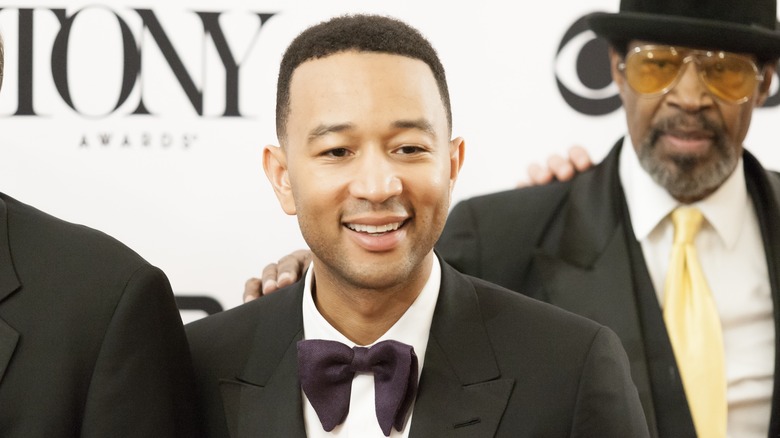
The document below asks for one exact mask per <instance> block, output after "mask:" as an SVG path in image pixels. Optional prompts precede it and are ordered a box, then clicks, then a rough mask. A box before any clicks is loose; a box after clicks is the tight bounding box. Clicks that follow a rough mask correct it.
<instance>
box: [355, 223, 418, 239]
mask: <svg viewBox="0 0 780 438" xmlns="http://www.w3.org/2000/svg"><path fill="white" fill-rule="evenodd" d="M404 224H406V221H402V222H393V223H389V224H384V225H366V224H351V223H347V224H344V226H345V227H347V228H349V229H350V230H352V231H355V232H358V233H365V234H370V235H372V236H381V235H383V234H385V233H389V232H391V231H396V230H397V229H399V228H401V227H402V226H404Z"/></svg>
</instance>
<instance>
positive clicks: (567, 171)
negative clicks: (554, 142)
mask: <svg viewBox="0 0 780 438" xmlns="http://www.w3.org/2000/svg"><path fill="white" fill-rule="evenodd" d="M547 167H549V168H550V172H552V173H553V175H555V179H557V180H558V181H568V180H570V179H572V178H574V166H573V165H572V164H571V163H570V162H569V160H567V159H566V158H563V157H562V156H560V155H557V154H555V155H551V156H550V158H548V159H547Z"/></svg>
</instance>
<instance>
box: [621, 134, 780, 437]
mask: <svg viewBox="0 0 780 438" xmlns="http://www.w3.org/2000/svg"><path fill="white" fill-rule="evenodd" d="M630 146H631V142H630V140H629V139H628V137H626V140H625V142H624V147H623V148H622V150H621V154H620V182H621V184H622V185H623V191H624V193H625V195H626V200H627V203H628V210H629V214H630V216H631V223H632V225H633V228H634V235H635V237H636V239H637V241H639V242H640V243H641V245H642V252H643V254H644V258H645V262H646V264H647V269H648V271H649V273H650V278H651V280H652V282H653V286H654V288H655V291H656V294H657V295H658V300H659V303H661V307H662V308H663V294H664V282H665V280H666V271H667V268H668V266H669V255H670V253H671V247H672V240H673V237H674V226H673V224H672V221H671V218H670V213H671V212H672V210H674V209H675V208H676V207H678V206H679V205H681V203H680V202H678V201H677V200H675V199H674V198H672V196H671V195H669V193H668V192H667V191H666V190H665V189H664V188H662V187H661V186H659V185H658V184H656V183H655V181H653V179H652V178H651V177H650V175H648V174H647V172H645V171H644V169H642V167H641V165H640V163H639V159H638V157H637V155H636V152H635V150H634V149H633V148H631V147H630ZM691 205H692V206H694V207H697V208H699V210H701V212H702V214H703V215H704V218H705V220H704V223H703V225H702V228H701V231H699V234H698V235H697V236H696V239H695V242H694V244H695V246H696V249H697V252H698V254H699V260H700V262H701V264H702V270H703V271H704V275H705V277H706V278H707V283H708V285H709V287H710V289H711V291H712V294H713V298H714V300H715V303H716V306H717V308H718V313H719V314H720V320H721V325H722V327H723V342H724V350H725V359H726V379H727V381H728V382H727V384H728V390H727V399H728V436H729V437H734V438H737V437H739V438H753V437H756V438H757V437H761V438H765V437H766V436H767V433H768V430H769V417H770V414H771V402H772V385H773V374H774V364H775V330H774V319H773V316H772V308H773V306H772V293H771V288H770V285H769V274H768V270H767V261H766V253H765V252H764V246H763V242H762V238H761V230H760V229H759V225H758V217H757V216H756V212H755V208H754V206H753V202H752V200H751V199H750V196H748V193H747V187H746V185H745V172H744V169H743V165H742V159H741V158H740V160H739V163H738V165H737V168H736V170H735V171H734V172H733V173H732V174H731V175H730V176H729V178H728V179H727V180H726V182H724V183H723V185H721V186H720V187H719V188H718V189H717V190H716V191H715V192H714V193H712V194H711V195H710V196H708V197H707V198H705V199H703V200H701V201H699V202H696V203H694V204H691Z"/></svg>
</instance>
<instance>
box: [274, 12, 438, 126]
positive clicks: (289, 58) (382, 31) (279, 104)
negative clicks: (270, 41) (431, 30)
mask: <svg viewBox="0 0 780 438" xmlns="http://www.w3.org/2000/svg"><path fill="white" fill-rule="evenodd" d="M351 50H354V51H357V52H376V53H389V54H393V55H401V56H406V57H409V58H413V59H419V60H420V61H423V62H424V63H426V64H428V67H430V69H431V71H432V72H433V77H434V78H435V79H436V84H437V85H438V87H439V94H440V95H441V100H442V103H443V104H444V109H445V111H446V113H447V124H448V127H449V128H450V129H451V128H452V110H451V109H450V94H449V91H448V89H447V78H446V77H445V75H444V67H443V66H442V64H441V61H440V60H439V56H438V55H437V54H436V50H434V48H433V46H431V43H430V42H429V41H428V40H427V39H425V37H424V36H423V35H422V34H421V33H420V32H419V31H418V30H417V29H415V28H413V27H412V26H410V25H408V24H406V23H404V22H403V21H400V20H398V19H395V18H390V17H386V16H381V15H366V14H355V15H342V16H339V17H335V18H332V19H330V20H327V21H324V22H322V23H319V24H317V25H314V26H312V27H310V28H308V29H306V30H304V31H303V32H302V33H301V34H300V35H298V36H297V37H296V38H295V39H294V40H293V41H292V43H290V45H289V46H288V47H287V50H286V51H285V52H284V56H283V57H282V62H281V65H280V66H279V79H278V81H277V84H276V135H277V136H278V137H279V140H280V141H282V140H283V138H285V136H286V132H285V129H286V126H287V118H288V116H289V114H290V81H291V79H292V75H293V72H294V71H295V69H296V68H298V66H299V65H301V64H303V63H304V62H306V61H309V60H313V59H319V58H324V57H327V56H330V55H333V54H336V53H341V52H346V51H351Z"/></svg>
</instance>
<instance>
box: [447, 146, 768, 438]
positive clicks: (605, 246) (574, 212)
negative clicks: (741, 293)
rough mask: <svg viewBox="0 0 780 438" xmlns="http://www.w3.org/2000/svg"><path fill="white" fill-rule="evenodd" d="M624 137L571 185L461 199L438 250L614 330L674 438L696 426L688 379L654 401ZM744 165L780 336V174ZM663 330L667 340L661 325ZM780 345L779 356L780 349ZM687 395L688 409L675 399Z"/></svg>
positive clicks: (749, 160) (464, 268)
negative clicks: (624, 174) (623, 180)
mask: <svg viewBox="0 0 780 438" xmlns="http://www.w3.org/2000/svg"><path fill="white" fill-rule="evenodd" d="M621 143H622V142H618V144H617V145H616V146H615V147H614V148H613V150H612V151H611V152H610V154H609V155H608V156H607V157H606V158H605V160H604V161H603V162H602V163H601V164H599V165H598V166H596V167H595V168H593V169H591V170H589V171H587V172H585V173H583V174H581V175H578V176H577V177H576V178H574V179H573V180H572V181H569V182H565V183H553V184H550V185H546V186H539V187H531V188H527V189H520V190H511V191H506V192H501V193H495V194H490V195H486V196H480V197H476V198H473V199H469V200H466V201H463V202H461V203H459V204H458V205H456V206H455V207H454V208H453V210H452V212H451V214H450V216H449V218H448V221H447V226H446V227H445V229H444V233H443V234H442V236H441V239H440V240H439V242H438V244H437V249H438V251H439V252H440V254H441V255H442V256H443V257H444V258H445V259H446V260H447V261H448V262H449V263H451V264H452V265H453V266H454V267H455V268H457V269H458V270H460V271H461V272H465V273H467V274H470V275H474V276H477V277H479V278H483V279H485V280H488V281H492V282H495V283H497V284H500V285H502V286H504V287H507V288H509V289H512V290H515V291H519V292H522V293H524V294H527V295H529V296H532V297H535V298H537V299H540V300H543V301H546V302H549V303H552V304H554V305H556V306H559V307H562V308H564V309H567V310H570V311H572V312H574V313H577V314H580V315H583V316H585V317H588V318H590V319H593V320H595V321H597V322H599V323H601V324H604V325H606V326H607V327H609V328H611V329H612V330H614V331H615V332H616V333H617V335H618V336H619V337H620V339H621V341H622V343H623V346H624V347H625V350H626V352H627V354H628V358H629V361H630V364H631V375H632V377H633V379H634V382H635V384H636V386H637V389H638V391H639V396H640V399H641V400H642V405H643V408H644V410H645V415H646V417H647V420H648V425H649V427H650V432H651V434H652V435H653V436H657V435H658V430H657V427H656V423H657V419H658V418H659V417H661V416H663V417H664V419H665V420H669V419H670V420H671V421H670V423H671V425H672V427H671V429H672V430H674V431H676V433H674V434H673V435H672V436H674V437H675V438H678V437H680V436H687V434H685V433H682V432H681V431H683V430H690V426H691V425H692V423H691V420H690V414H689V413H688V412H687V411H686V407H687V406H686V405H685V399H684V393H682V391H683V390H682V386H681V384H679V382H677V383H675V384H674V385H672V386H673V388H672V393H671V396H670V397H668V398H669V399H670V400H666V401H661V402H660V403H658V405H657V406H654V403H653V399H654V394H653V392H652V390H651V386H652V385H651V382H650V376H649V366H650V362H649V361H648V357H647V353H646V351H647V349H646V347H647V345H646V338H647V335H646V334H645V335H643V330H642V323H641V321H640V309H639V307H638V303H637V294H636V293H635V290H636V289H648V288H649V290H651V291H652V290H653V286H652V284H650V280H649V277H648V276H647V274H646V268H645V267H644V261H643V260H641V261H640V262H641V263H639V266H641V268H639V269H637V265H636V264H633V265H632V261H631V259H632V254H631V250H632V245H635V247H634V248H635V249H636V248H639V247H638V242H636V239H634V238H633V231H632V230H631V228H630V227H631V225H630V218H628V217H627V210H626V207H625V197H624V195H623V191H622V188H621V185H620V178H619V176H618V156H619V151H620V145H621ZM744 166H745V175H746V179H747V184H748V190H749V192H750V196H751V198H752V199H753V202H754V203H755V205H756V210H757V213H758V217H759V222H760V226H761V231H762V234H763V240H764V248H765V250H766V252H767V260H768V263H769V272H770V283H771V286H772V293H773V298H774V305H775V309H774V314H775V327H776V329H775V331H776V333H778V337H777V340H778V342H780V303H779V302H778V296H780V294H779V293H778V290H779V288H778V278H780V213H779V211H780V210H778V206H780V176H779V175H778V174H776V173H773V172H767V171H765V170H764V169H763V168H761V165H760V164H759V163H758V161H757V160H756V159H755V158H754V157H753V156H752V155H750V154H749V153H747V152H745V154H744ZM640 253H641V251H640ZM639 257H640V258H641V254H640V256H639ZM634 259H636V257H634ZM659 329H660V331H662V332H663V337H664V339H665V338H666V334H665V329H664V327H663V324H662V323H660V324H659ZM776 348H777V351H779V352H780V346H778V347H776ZM778 364H780V361H778V360H777V359H776V365H775V384H774V388H775V389H774V398H773V407H772V412H773V414H772V419H771V423H770V434H769V435H770V437H778V436H780V385H779V384H778V377H780V372H779V371H780V370H778ZM673 366H674V365H673ZM675 367H676V366H675ZM675 392H676V394H675ZM655 395H656V396H657V395H658V394H655ZM671 399H674V400H671ZM679 400H682V404H683V408H682V411H683V412H682V413H681V412H679V411H680V409H678V408H679V403H676V401H679Z"/></svg>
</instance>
